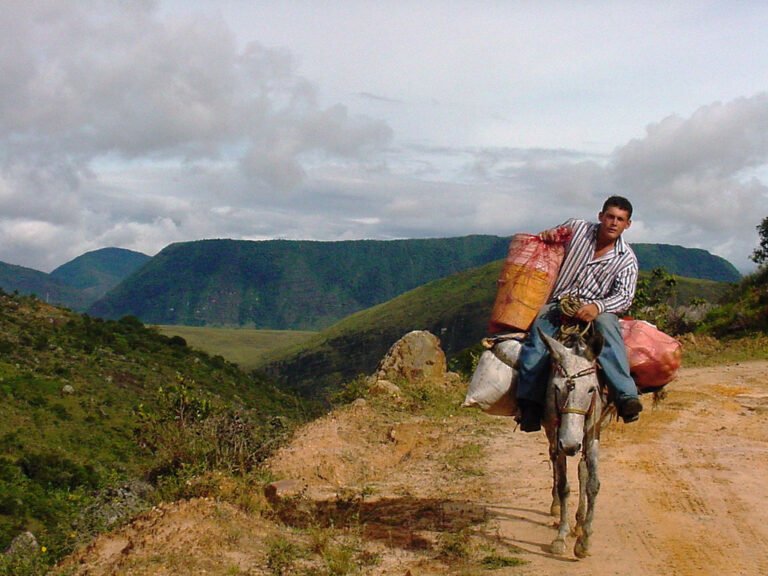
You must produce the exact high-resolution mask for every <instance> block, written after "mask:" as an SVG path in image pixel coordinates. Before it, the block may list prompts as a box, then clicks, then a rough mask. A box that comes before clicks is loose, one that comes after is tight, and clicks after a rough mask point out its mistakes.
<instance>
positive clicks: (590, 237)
mask: <svg viewBox="0 0 768 576" xmlns="http://www.w3.org/2000/svg"><path fill="white" fill-rule="evenodd" d="M561 226H566V227H568V228H569V229H570V230H571V234H572V235H571V239H570V240H569V241H568V242H566V244H565V258H564V259H563V264H562V266H561V268H560V274H559V275H558V277H557V282H555V287H554V288H553V289H552V296H551V298H550V302H552V301H556V300H558V299H559V298H560V297H561V296H563V295H565V294H571V295H573V296H575V297H577V298H578V299H579V300H580V301H581V302H582V304H596V305H597V307H598V309H599V310H600V313H603V312H613V313H614V314H621V313H623V312H626V311H627V310H629V307H630V306H631V305H632V299H633V298H634V296H635V288H636V286H637V270H638V266H637V257H636V256H635V253H634V252H633V251H632V248H630V247H629V244H627V243H626V242H625V241H624V238H623V237H621V236H619V238H618V239H617V240H616V244H615V245H614V247H613V250H609V251H608V252H607V253H605V254H604V255H603V256H600V257H599V258H597V259H594V255H595V247H596V245H597V230H598V228H599V226H600V224H598V223H591V222H586V221H585V220H576V219H570V220H567V221H566V222H564V223H563V224H561Z"/></svg>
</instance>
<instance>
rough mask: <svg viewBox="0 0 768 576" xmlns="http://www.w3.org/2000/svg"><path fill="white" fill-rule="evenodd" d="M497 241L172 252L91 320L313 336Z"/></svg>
mask: <svg viewBox="0 0 768 576" xmlns="http://www.w3.org/2000/svg"><path fill="white" fill-rule="evenodd" d="M506 246H507V240H505V239H503V238H498V237H492V236H467V237H463V238H448V239H427V240H393V241H388V242H382V241H373V240H358V241H350V242H306V241H283V240H274V241H263V242H248V241H235V240H203V241H198V242H186V243H181V244H173V245H171V246H169V247H167V248H166V249H164V250H163V251H161V252H160V253H159V254H158V255H157V256H155V257H154V258H153V259H152V261H151V262H149V263H148V264H147V265H146V266H144V267H143V268H142V269H141V270H140V271H139V272H137V273H136V274H134V275H133V276H132V277H131V278H129V279H128V280H127V281H126V282H124V283H123V284H121V285H120V286H118V287H117V288H116V289H115V290H113V291H112V292H111V293H110V294H109V295H108V296H107V297H106V298H104V299H103V300H101V301H100V302H97V303H96V304H95V305H94V306H93V308H92V309H91V313H92V314H94V315H97V316H102V317H108V318H118V317H121V316H123V315H125V314H132V315H135V316H138V317H139V318H141V319H142V320H144V321H145V322H150V323H153V324H183V325H188V326H199V325H218V326H252V327H256V328H269V329H305V330H314V329H317V328H321V327H327V326H329V325H330V324H332V323H333V322H335V321H337V320H338V319H339V318H343V317H345V316H347V315H349V314H351V313H353V312H356V311H358V310H361V309H365V308H368V307H370V306H373V305H375V304H378V303H380V302H384V301H386V300H389V299H391V298H393V297H395V296H396V295H398V294H401V293H403V292H405V291H407V290H410V289H412V288H415V287H416V286H419V285H421V284H424V283H425V282H428V281H430V280H434V279H436V278H441V277H443V276H447V275H450V274H452V273H455V272H457V271H459V270H465V269H467V268H471V267H474V266H477V265H479V264H482V263H485V262H488V261H490V260H494V259H497V258H500V257H501V256H503V255H504V253H505V252H506Z"/></svg>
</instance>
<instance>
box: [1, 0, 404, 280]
mask: <svg viewBox="0 0 768 576" xmlns="http://www.w3.org/2000/svg"><path fill="white" fill-rule="evenodd" d="M8 8H9V9H6V10H4V11H3V14H2V15H1V16H0V28H1V29H2V30H3V32H4V34H3V35H0V36H1V37H2V39H0V47H2V48H3V49H2V50H1V51H0V53H1V54H2V55H0V211H1V212H0V214H2V215H0V226H6V225H9V222H11V221H12V219H22V220H23V219H40V220H45V221H49V222H51V223H54V224H57V225H66V224H68V225H70V226H72V227H73V228H80V227H83V226H85V227H86V228H87V229H88V230H89V232H90V234H91V235H92V236H91V237H92V238H99V239H108V238H115V239H121V238H125V237H126V236H125V231H126V230H134V232H135V233H136V234H148V231H147V230H146V229H144V228H143V227H142V223H146V222H154V221H161V222H162V221H164V220H163V219H164V218H170V219H171V220H172V221H184V220H185V218H187V216H185V215H184V214H181V213H180V210H181V212H183V211H184V210H183V204H184V202H180V203H175V202H173V201H169V202H162V201H160V200H159V198H160V197H161V195H164V194H173V195H176V196H177V197H187V196H188V195H191V196H197V197H198V198H199V197H200V196H203V195H204V194H205V193H206V191H204V190H201V189H200V187H201V186H202V185H203V184H205V183H206V182H208V183H210V182H211V178H208V177H207V176H206V174H205V173H206V171H207V170H206V168H205V166H206V165H211V164H212V165H215V164H216V163H219V164H220V165H221V164H226V165H227V166H228V168H229V169H230V170H231V169H232V167H239V168H240V170H241V173H240V174H239V176H234V177H233V176H227V178H228V179H229V180H230V181H235V182H236V183H237V184H236V186H235V187H234V188H233V192H232V193H234V194H239V195H250V196H251V197H252V198H256V199H264V198H269V197H274V196H279V195H288V196H290V195H291V194H292V192H293V191H294V190H295V189H296V188H298V187H299V186H300V185H301V184H302V183H303V182H304V180H305V178H306V177H307V167H308V166H312V165H313V163H314V164H316V163H320V162H340V163H343V164H346V165H350V166H354V165H356V164H358V163H365V162H367V161H368V159H369V158H370V157H371V155H373V154H376V153H377V152H379V151H380V150H382V149H384V148H386V147H387V146H388V144H389V141H390V139H391V130H390V129H389V128H388V126H387V125H386V124H384V123H383V122H380V121H376V120H372V119H369V118H366V117H363V116H361V115H353V114H350V113H349V112H348V110H347V109H346V108H345V107H344V106H343V105H340V104H336V105H330V106H323V105H320V104H319V103H318V98H317V94H316V88H315V86H313V85H312V84H311V83H310V82H308V81H307V80H306V79H304V78H302V77H301V76H300V75H298V74H297V73H296V70H295V64H294V61H293V57H292V55H291V54H290V53H289V52H288V51H286V50H282V49H268V48H266V47H264V46H261V45H260V44H258V43H256V42H251V43H249V44H248V45H247V46H245V47H244V48H240V47H239V46H238V43H237V42H236V40H235V38H234V36H233V33H232V32H231V29H230V28H229V27H228V25H227V24H226V23H225V22H224V21H223V20H222V19H220V18H205V19H203V18H198V17H194V16H180V17H177V18H170V17H168V18H165V19H161V18H160V17H159V16H158V13H157V11H156V3H155V2H149V1H146V2H128V3H104V2H99V1H97V0H85V1H83V2H69V3H59V2H30V3H27V2H14V3H12V6H10V7H8ZM104 164H111V165H113V166H116V165H119V166H120V167H121V169H122V170H123V171H124V172H125V173H126V174H131V173H138V174H141V171H142V170H144V169H146V168H147V167H148V166H151V165H153V164H154V165H156V166H159V167H160V168H162V166H163V165H164V164H166V165H168V164H170V165H172V166H179V167H183V170H179V172H182V171H183V172H184V175H183V176H181V177H183V178H185V179H187V180H188V181H189V180H190V179H192V180H194V184H193V186H192V187H191V188H190V189H188V190H179V189H178V187H176V186H174V184H173V183H168V182H160V181H159V180H154V179H151V180H150V181H151V183H152V185H154V186H157V188H156V189H155V191H148V190H143V189H142V190H137V189H136V188H135V186H136V182H134V183H133V184H128V183H126V182H125V181H123V182H122V183H120V184H117V185H112V186H104V181H103V178H104V175H105V172H106V173H108V172H109V170H106V171H105V170H104V169H103V166H104ZM200 166H203V171H202V173H201V172H197V173H196V174H194V176H193V173H194V172H195V171H196V170H198V169H199V167H200ZM167 172H171V170H168V171H167ZM245 182H248V183H249V184H248V185H247V186H246V184H245ZM246 187H247V193H246V192H245V188H246ZM207 193H208V194H209V195H210V194H211V190H208V191H207ZM217 193H219V194H222V195H225V196H226V195H228V194H230V192H228V191H222V190H218V191H217ZM150 198H153V199H152V200H150ZM169 203H170V204H181V205H182V206H181V207H178V206H177V208H169V207H168V206H167V205H165V204H169ZM192 204H194V201H193V202H192ZM194 208H200V206H194ZM191 209H192V208H191V207H188V210H191ZM139 212H141V213H142V214H141V215H140V214H138V213H139ZM169 212H174V213H175V214H169ZM94 215H95V216H96V219H95V221H94V220H90V221H89V222H87V223H85V222H84V220H85V218H86V217H88V218H93V217H94ZM134 219H135V220H134ZM14 221H15V220H14ZM126 222H133V223H134V224H137V226H136V227H133V228H132V227H131V226H127V225H126ZM11 229H12V227H8V228H7V230H11ZM161 229H165V228H162V227H161ZM110 230H111V231H112V233H110ZM120 230H122V232H120V233H118V231H120ZM166 232H167V230H166ZM189 232H190V233H194V231H192V230H190V231H189ZM149 237H155V238H157V239H158V240H160V238H159V237H158V236H157V235H154V234H149ZM133 243H134V244H141V242H137V241H134V242H133ZM144 244H146V242H145V243H144ZM10 254H11V251H10V250H0V257H2V258H9V257H10ZM42 256H43V255H42V254H39V255H38V256H37V257H33V258H32V260H33V261H35V262H38V263H40V261H41V257H42ZM56 257H58V258H60V257H61V255H60V254H57V255H56ZM43 260H44V261H45V260H49V259H48V258H43ZM46 267H48V268H50V264H49V263H48V262H46Z"/></svg>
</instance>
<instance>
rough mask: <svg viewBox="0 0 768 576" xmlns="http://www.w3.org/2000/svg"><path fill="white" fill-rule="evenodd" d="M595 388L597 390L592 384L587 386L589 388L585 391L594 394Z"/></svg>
mask: <svg viewBox="0 0 768 576" xmlns="http://www.w3.org/2000/svg"><path fill="white" fill-rule="evenodd" d="M595 390H597V388H595V387H594V386H591V387H590V388H589V390H587V392H588V393H589V394H594V393H595Z"/></svg>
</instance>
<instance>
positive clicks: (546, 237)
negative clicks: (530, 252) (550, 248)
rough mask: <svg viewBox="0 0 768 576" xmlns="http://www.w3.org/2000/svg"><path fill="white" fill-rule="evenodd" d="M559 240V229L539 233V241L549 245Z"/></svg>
mask: <svg viewBox="0 0 768 576" xmlns="http://www.w3.org/2000/svg"><path fill="white" fill-rule="evenodd" d="M558 238H559V236H558V232H557V228H553V229H551V230H544V231H543V232H539V239H540V240H543V241H544V242H547V243H549V244H552V243H554V242H557V240H558Z"/></svg>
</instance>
